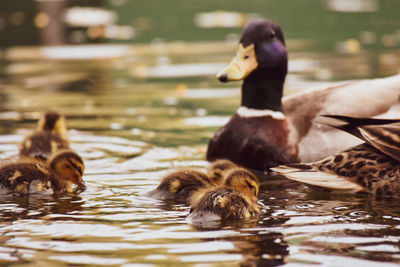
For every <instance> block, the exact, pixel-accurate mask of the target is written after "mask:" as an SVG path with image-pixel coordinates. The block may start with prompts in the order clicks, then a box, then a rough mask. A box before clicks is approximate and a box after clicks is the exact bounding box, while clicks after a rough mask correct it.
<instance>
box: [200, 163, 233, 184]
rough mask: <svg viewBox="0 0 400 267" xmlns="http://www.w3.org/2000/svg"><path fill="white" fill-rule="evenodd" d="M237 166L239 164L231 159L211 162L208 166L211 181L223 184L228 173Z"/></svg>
mask: <svg viewBox="0 0 400 267" xmlns="http://www.w3.org/2000/svg"><path fill="white" fill-rule="evenodd" d="M237 167H238V166H237V165H236V164H235V163H233V162H232V161H230V160H227V159H219V160H216V161H214V162H213V163H211V165H210V166H209V167H208V171H207V174H208V177H210V178H211V181H213V182H214V183H216V184H221V183H222V181H223V178H224V177H225V176H226V174H227V173H228V172H229V171H231V170H232V169H234V168H237Z"/></svg>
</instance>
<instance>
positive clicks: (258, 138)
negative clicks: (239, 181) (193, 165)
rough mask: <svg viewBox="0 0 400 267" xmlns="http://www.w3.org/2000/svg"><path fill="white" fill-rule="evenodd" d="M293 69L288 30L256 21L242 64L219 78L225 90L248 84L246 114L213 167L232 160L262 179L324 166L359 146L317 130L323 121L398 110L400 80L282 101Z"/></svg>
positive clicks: (221, 139)
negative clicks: (293, 167)
mask: <svg viewBox="0 0 400 267" xmlns="http://www.w3.org/2000/svg"><path fill="white" fill-rule="evenodd" d="M287 65H288V55H287V50H286V47H285V39H284V36H283V33H282V31H281V28H280V27H279V26H278V25H277V24H276V23H274V22H272V21H270V20H266V19H255V20H252V21H250V22H249V23H248V24H247V25H246V26H245V28H244V32H243V35H242V38H241V39H240V44H239V50H238V51H237V54H236V57H235V58H234V59H233V60H232V62H231V63H230V64H229V65H228V66H227V67H226V68H224V69H223V70H221V71H220V72H219V73H218V75H217V78H218V79H219V80H220V81H222V82H227V81H232V80H233V81H235V80H244V81H243V84H242V99H241V106H240V107H239V109H238V110H237V112H236V113H235V114H234V115H233V116H232V118H231V119H230V121H229V122H228V123H227V124H225V125H224V126H223V127H222V128H220V129H219V130H218V131H217V132H216V133H215V135H214V136H213V137H212V139H211V140H210V142H209V144H208V151H207V160H209V161H213V160H215V159H219V158H227V159H229V160H232V161H233V162H235V163H237V164H239V165H242V166H244V167H247V168H251V169H254V170H257V171H268V168H270V167H273V166H277V165H280V164H285V163H294V162H308V161H315V160H319V159H322V158H324V157H326V156H329V155H332V154H334V153H337V152H339V151H343V150H344V149H346V148H349V147H351V146H354V145H357V144H359V143H360V141H359V140H358V139H357V138H355V137H352V136H349V137H346V134H345V133H343V132H341V131H337V130H335V129H330V128H329V127H326V126H323V125H320V124H313V123H312V121H313V120H314V118H316V117H317V116H318V115H320V114H342V115H350V116H358V117H372V116H376V115H379V114H382V113H385V112H387V111H389V110H390V108H391V107H392V106H393V105H396V104H399V95H400V75H396V76H392V77H388V78H383V79H375V80H364V81H350V82H341V83H337V84H335V85H332V86H329V87H326V88H317V89H314V90H307V91H303V92H300V93H297V94H293V95H290V96H287V97H284V98H283V99H282V94H283V86H284V82H285V77H286V74H287ZM392 111H393V109H392ZM397 114H398V113H397ZM338 139H340V140H341V142H334V140H338Z"/></svg>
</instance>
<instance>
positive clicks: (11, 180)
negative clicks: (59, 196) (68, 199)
mask: <svg viewBox="0 0 400 267" xmlns="http://www.w3.org/2000/svg"><path fill="white" fill-rule="evenodd" d="M84 168H85V167H84V163H83V161H82V159H81V157H79V156H78V155H77V154H76V153H75V152H73V151H70V150H61V151H59V152H57V153H56V154H55V155H53V156H52V157H51V158H50V160H49V164H48V166H47V164H44V163H42V162H40V161H37V160H34V159H22V160H19V161H17V162H10V163H5V164H3V165H1V166H0V188H1V192H2V193H11V192H15V193H20V194H29V193H37V192H48V193H51V192H53V193H66V192H74V191H75V190H76V189H79V190H84V189H85V183H84V181H83V179H82V175H83V171H84Z"/></svg>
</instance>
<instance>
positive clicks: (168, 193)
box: [146, 168, 214, 203]
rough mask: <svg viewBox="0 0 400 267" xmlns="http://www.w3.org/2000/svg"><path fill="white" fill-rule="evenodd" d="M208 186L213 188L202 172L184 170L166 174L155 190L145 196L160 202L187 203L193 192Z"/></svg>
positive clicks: (212, 184)
mask: <svg viewBox="0 0 400 267" xmlns="http://www.w3.org/2000/svg"><path fill="white" fill-rule="evenodd" d="M210 186H214V183H213V182H212V181H211V180H210V178H209V177H208V176H207V175H206V174H205V173H204V172H202V171H199V170H195V169H188V168H186V169H182V170H176V171H174V172H171V173H169V174H167V175H166V176H165V177H164V178H163V179H162V180H161V183H160V184H159V185H158V186H157V188H156V189H154V190H152V191H150V192H148V193H147V194H146V195H147V196H148V197H151V198H155V199H160V200H174V201H178V202H184V203H188V199H189V197H190V196H191V194H192V193H193V192H194V191H196V190H198V189H200V188H207V187H210Z"/></svg>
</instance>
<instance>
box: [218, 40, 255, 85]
mask: <svg viewBox="0 0 400 267" xmlns="http://www.w3.org/2000/svg"><path fill="white" fill-rule="evenodd" d="M257 66H258V63H257V58H256V53H255V52H254V45H253V44H251V45H249V46H247V47H243V45H242V44H240V45H239V49H238V51H237V52H236V57H234V58H233V60H232V61H231V63H229V65H228V66H226V67H225V68H224V69H222V70H221V71H220V72H219V73H218V74H217V79H218V80H220V81H221V82H227V81H239V80H243V79H245V78H246V77H247V76H248V75H249V74H250V73H251V72H252V71H253V70H255V69H256V68H257Z"/></svg>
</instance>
